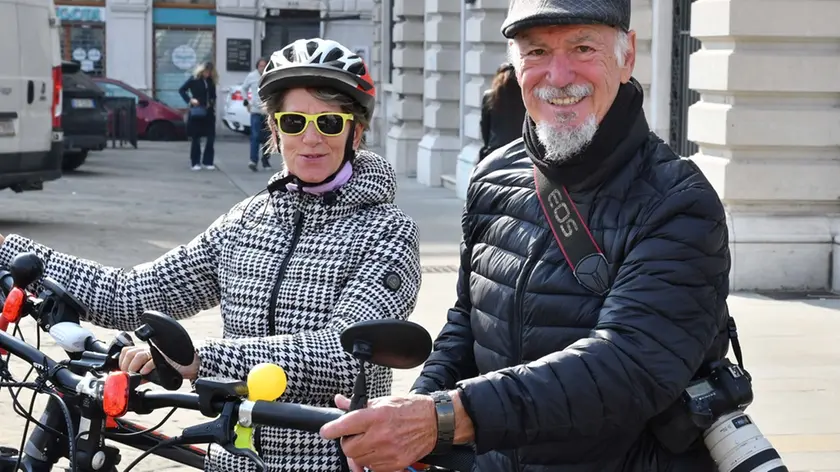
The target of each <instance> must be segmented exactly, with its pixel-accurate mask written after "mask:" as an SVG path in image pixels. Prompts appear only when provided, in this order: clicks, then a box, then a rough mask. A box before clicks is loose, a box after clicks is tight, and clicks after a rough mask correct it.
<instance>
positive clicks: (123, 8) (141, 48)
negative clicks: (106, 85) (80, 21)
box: [105, 0, 154, 94]
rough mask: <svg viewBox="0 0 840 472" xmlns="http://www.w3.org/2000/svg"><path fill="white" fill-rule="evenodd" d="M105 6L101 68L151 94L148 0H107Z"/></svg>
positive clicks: (149, 11) (150, 19)
mask: <svg viewBox="0 0 840 472" xmlns="http://www.w3.org/2000/svg"><path fill="white" fill-rule="evenodd" d="M105 9H106V10H105V18H106V20H107V23H106V27H105V48H106V51H105V63H106V67H105V70H106V71H107V74H108V77H110V78H112V79H117V80H121V81H123V82H125V83H127V84H129V85H131V86H132V87H134V88H136V89H138V90H141V91H143V92H146V93H149V94H151V92H152V61H153V60H154V58H153V57H152V43H153V41H154V36H153V35H154V33H153V32H152V0H143V1H140V2H136V1H130V0H108V1H107V2H106V4H105ZM125 38H132V40H131V41H126V40H125ZM128 58H134V59H133V60H132V59H128Z"/></svg>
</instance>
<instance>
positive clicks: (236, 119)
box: [222, 85, 251, 134]
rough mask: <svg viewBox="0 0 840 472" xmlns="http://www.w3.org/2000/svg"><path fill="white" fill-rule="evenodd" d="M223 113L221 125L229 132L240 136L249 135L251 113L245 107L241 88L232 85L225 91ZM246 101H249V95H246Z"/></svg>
mask: <svg viewBox="0 0 840 472" xmlns="http://www.w3.org/2000/svg"><path fill="white" fill-rule="evenodd" d="M225 91H226V93H227V95H226V96H225V111H224V114H223V115H222V123H224V125H225V127H227V129H229V130H231V131H236V132H237V133H242V134H251V113H250V112H249V111H248V109H247V108H246V107H245V99H246V98H245V96H244V95H242V87H240V86H238V85H234V86H232V87H230V88H227V89H225ZM247 99H248V100H251V93H250V92H249V93H248V97H247Z"/></svg>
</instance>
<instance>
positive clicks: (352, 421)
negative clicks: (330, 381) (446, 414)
mask: <svg viewBox="0 0 840 472" xmlns="http://www.w3.org/2000/svg"><path fill="white" fill-rule="evenodd" d="M335 402H336V405H337V406H338V407H339V408H341V409H342V410H347V409H349V408H350V400H349V399H347V398H346V397H344V396H342V395H337V396H336V398H335ZM321 436H322V437H324V438H325V439H337V438H342V440H341V448H342V449H343V450H344V454H346V455H347V458H348V459H350V460H351V467H352V468H353V471H354V472H362V468H361V466H366V467H368V468H369V469H371V470H373V471H374V472H380V471H382V472H394V471H395V470H403V469H405V468H406V467H408V466H410V465H411V464H413V463H415V462H417V459H419V458H421V457H425V456H426V455H428V454H429V453H430V452H432V449H434V447H435V443H436V442H437V415H436V414H435V403H434V400H432V398H431V397H428V396H425V395H408V396H402V397H382V398H376V399H374V400H371V401H370V402H369V403H368V407H367V408H365V409H362V410H357V411H353V412H350V413H348V414H346V415H344V416H343V417H341V418H339V419H337V420H335V421H331V422H329V423H327V424H325V425H324V426H323V427H322V428H321ZM347 436H352V437H347Z"/></svg>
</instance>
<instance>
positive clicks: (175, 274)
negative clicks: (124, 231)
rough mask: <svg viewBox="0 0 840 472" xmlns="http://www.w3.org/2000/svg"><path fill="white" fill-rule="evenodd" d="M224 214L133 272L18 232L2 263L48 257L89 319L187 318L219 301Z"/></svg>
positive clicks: (118, 324)
mask: <svg viewBox="0 0 840 472" xmlns="http://www.w3.org/2000/svg"><path fill="white" fill-rule="evenodd" d="M225 218H226V215H222V216H220V217H219V218H218V219H217V220H216V221H215V222H214V223H213V224H212V225H210V227H209V228H208V229H207V230H205V231H204V232H202V233H201V234H199V235H198V236H196V237H195V238H194V239H193V240H192V241H190V242H189V243H188V244H186V245H182V246H178V247H176V248H174V249H172V250H170V251H169V252H167V253H166V254H164V255H162V256H161V257H159V258H157V259H156V260H154V261H152V262H149V263H146V264H141V265H139V266H136V267H134V268H132V269H129V270H126V269H122V268H118V267H107V266H103V265H101V264H99V263H96V262H94V261H90V260H85V259H81V258H78V257H74V256H71V255H68V254H63V253H60V252H58V251H54V250H52V249H50V248H48V247H46V246H44V245H42V244H38V243H36V242H34V241H32V240H30V239H27V238H24V237H22V236H19V235H14V234H12V235H9V236H7V237H6V240H5V242H3V244H2V246H0V267H7V266H8V265H9V263H10V262H11V260H12V259H13V258H14V257H15V256H16V255H18V254H20V253H21V252H27V251H33V252H35V253H36V254H37V255H38V256H39V257H40V258H41V259H42V260H43V261H44V266H45V267H44V268H45V271H44V275H45V276H46V277H50V278H52V279H54V280H56V281H57V282H58V283H60V284H61V285H63V286H64V287H65V288H66V289H67V291H68V292H70V293H71V294H73V295H74V296H75V297H77V298H78V299H79V301H81V302H82V304H84V305H85V306H86V307H87V308H88V310H89V311H88V316H87V319H86V321H90V322H92V323H93V324H95V325H99V326H103V327H105V328H113V329H120V330H126V331H128V330H133V329H135V328H137V327H138V326H139V325H140V324H141V322H140V315H141V314H143V312H144V311H146V310H157V311H160V312H163V313H166V314H168V315H170V316H173V317H175V318H179V319H182V318H187V317H190V316H193V315H195V314H197V313H198V312H199V311H201V310H205V309H208V308H212V307H214V306H216V305H218V304H219V296H220V291H219V282H218V280H217V277H216V265H217V264H216V259H217V257H218V254H219V247H220V245H221V240H222V238H223V231H222V228H223V226H224V221H225Z"/></svg>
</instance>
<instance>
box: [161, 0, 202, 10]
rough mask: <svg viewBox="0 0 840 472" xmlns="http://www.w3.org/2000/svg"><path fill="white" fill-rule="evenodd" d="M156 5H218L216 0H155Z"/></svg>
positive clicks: (178, 6) (179, 6)
mask: <svg viewBox="0 0 840 472" xmlns="http://www.w3.org/2000/svg"><path fill="white" fill-rule="evenodd" d="M154 6H156V7H160V6H172V7H177V8H181V7H189V6H196V7H212V6H216V0H154Z"/></svg>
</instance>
